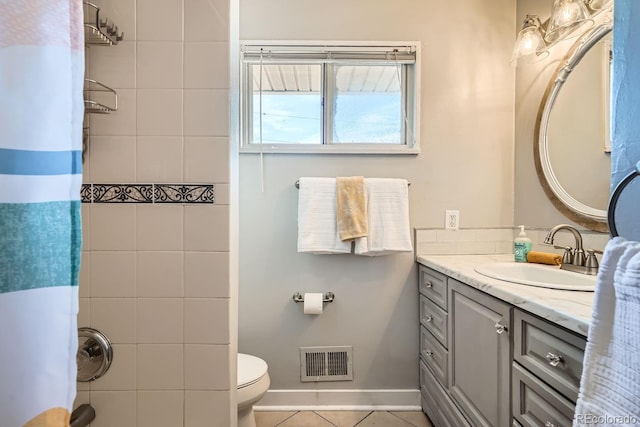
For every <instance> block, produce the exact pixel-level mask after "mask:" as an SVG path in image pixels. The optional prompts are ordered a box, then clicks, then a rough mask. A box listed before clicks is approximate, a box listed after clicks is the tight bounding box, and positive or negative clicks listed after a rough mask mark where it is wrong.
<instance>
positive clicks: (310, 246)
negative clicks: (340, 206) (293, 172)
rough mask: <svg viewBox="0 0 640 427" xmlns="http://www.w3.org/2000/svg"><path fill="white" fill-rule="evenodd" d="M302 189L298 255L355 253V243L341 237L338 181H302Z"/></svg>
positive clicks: (320, 179)
mask: <svg viewBox="0 0 640 427" xmlns="http://www.w3.org/2000/svg"><path fill="white" fill-rule="evenodd" d="M299 186H300V189H299V192H298V252H312V253H314V254H348V253H351V242H343V241H341V240H340V236H339V235H338V226H337V219H336V218H337V217H336V179H335V178H300V180H299Z"/></svg>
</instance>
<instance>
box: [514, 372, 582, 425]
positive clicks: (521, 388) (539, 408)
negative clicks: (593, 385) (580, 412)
mask: <svg viewBox="0 0 640 427" xmlns="http://www.w3.org/2000/svg"><path fill="white" fill-rule="evenodd" d="M512 378H513V399H512V402H513V417H514V418H515V419H516V420H517V421H518V422H519V423H520V424H522V425H523V426H524V427H571V426H572V424H573V413H574V411H575V406H574V405H573V404H572V403H571V402H569V401H568V400H567V399H565V398H564V397H562V396H561V395H560V394H558V393H557V392H555V391H554V390H553V389H552V388H551V387H549V386H548V385H546V384H545V383H543V382H542V381H541V380H540V379H538V378H536V377H535V376H534V375H533V374H531V373H530V372H529V371H527V370H526V369H524V368H523V367H521V366H520V365H519V364H518V363H515V362H514V363H513V376H512Z"/></svg>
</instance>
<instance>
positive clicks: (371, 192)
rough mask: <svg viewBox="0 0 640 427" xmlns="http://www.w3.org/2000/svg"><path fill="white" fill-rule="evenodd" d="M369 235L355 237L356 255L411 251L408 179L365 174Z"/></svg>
mask: <svg viewBox="0 0 640 427" xmlns="http://www.w3.org/2000/svg"><path fill="white" fill-rule="evenodd" d="M364 185H365V194H366V196H365V197H366V201H367V215H368V217H369V235H368V236H367V237H361V238H359V239H356V241H355V242H356V243H355V253H356V254H357V255H366V256H379V255H389V254H392V253H396V252H411V251H412V250H413V246H412V244H411V235H410V228H409V189H408V188H409V182H408V181H407V180H406V179H397V178H365V179H364Z"/></svg>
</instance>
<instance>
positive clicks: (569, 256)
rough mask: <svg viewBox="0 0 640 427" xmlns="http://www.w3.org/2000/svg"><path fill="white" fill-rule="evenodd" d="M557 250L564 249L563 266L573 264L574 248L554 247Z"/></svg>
mask: <svg viewBox="0 0 640 427" xmlns="http://www.w3.org/2000/svg"><path fill="white" fill-rule="evenodd" d="M553 247H554V248H556V249H564V254H563V255H562V261H561V262H562V264H571V263H572V262H573V248H572V247H571V246H561V245H553Z"/></svg>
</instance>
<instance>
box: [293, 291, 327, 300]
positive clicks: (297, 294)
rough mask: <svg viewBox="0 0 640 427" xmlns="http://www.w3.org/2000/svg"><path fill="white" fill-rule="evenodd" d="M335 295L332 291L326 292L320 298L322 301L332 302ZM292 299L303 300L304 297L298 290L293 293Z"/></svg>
mask: <svg viewBox="0 0 640 427" xmlns="http://www.w3.org/2000/svg"><path fill="white" fill-rule="evenodd" d="M335 297H336V296H335V295H334V293H333V292H327V293H326V294H324V298H322V302H333V300H334V299H335ZM293 301H294V302H304V297H303V296H302V294H301V293H300V292H296V293H295V294H293Z"/></svg>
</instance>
